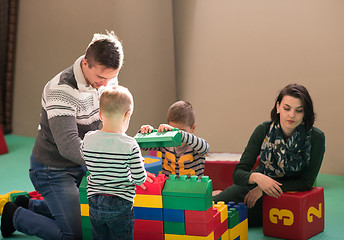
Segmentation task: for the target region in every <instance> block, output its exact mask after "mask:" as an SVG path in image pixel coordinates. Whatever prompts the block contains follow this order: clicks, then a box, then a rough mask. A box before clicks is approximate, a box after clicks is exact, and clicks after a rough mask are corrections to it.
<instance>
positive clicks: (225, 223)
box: [214, 218, 228, 239]
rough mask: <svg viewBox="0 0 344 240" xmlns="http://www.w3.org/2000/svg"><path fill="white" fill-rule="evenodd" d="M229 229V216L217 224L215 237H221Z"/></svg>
mask: <svg viewBox="0 0 344 240" xmlns="http://www.w3.org/2000/svg"><path fill="white" fill-rule="evenodd" d="M227 231H228V218H227V219H226V220H225V221H223V222H221V223H220V224H218V225H217V226H215V230H214V239H220V238H221V236H222V235H223V234H224V233H225V232H227Z"/></svg>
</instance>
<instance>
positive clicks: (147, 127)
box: [140, 125, 154, 133]
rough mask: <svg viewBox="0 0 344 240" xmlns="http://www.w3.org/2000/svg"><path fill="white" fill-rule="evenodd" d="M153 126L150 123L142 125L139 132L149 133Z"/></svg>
mask: <svg viewBox="0 0 344 240" xmlns="http://www.w3.org/2000/svg"><path fill="white" fill-rule="evenodd" d="M153 129H154V128H153V127H152V126H151V125H142V126H141V129H140V132H141V133H151V132H152V131H153Z"/></svg>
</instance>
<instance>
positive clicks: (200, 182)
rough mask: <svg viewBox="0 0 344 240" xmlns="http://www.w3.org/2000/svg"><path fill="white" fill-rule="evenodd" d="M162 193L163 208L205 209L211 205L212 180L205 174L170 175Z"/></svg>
mask: <svg viewBox="0 0 344 240" xmlns="http://www.w3.org/2000/svg"><path fill="white" fill-rule="evenodd" d="M162 195H163V204H164V207H165V208H169V209H184V210H195V211H206V210H207V209H209V208H210V207H211V206H212V181H211V180H209V177H207V176H203V177H201V179H198V177H197V176H191V177H190V178H188V177H187V176H186V175H182V176H179V178H177V176H176V175H170V176H169V178H168V179H167V180H166V183H165V187H164V189H163V191H162ZM165 204H166V205H165Z"/></svg>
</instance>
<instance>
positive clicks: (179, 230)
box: [164, 221, 186, 235]
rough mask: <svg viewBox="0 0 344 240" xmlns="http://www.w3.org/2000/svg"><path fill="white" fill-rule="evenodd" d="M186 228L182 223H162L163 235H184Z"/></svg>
mask: <svg viewBox="0 0 344 240" xmlns="http://www.w3.org/2000/svg"><path fill="white" fill-rule="evenodd" d="M185 231H186V226H185V223H184V222H168V221H164V232H165V234H177V235H185Z"/></svg>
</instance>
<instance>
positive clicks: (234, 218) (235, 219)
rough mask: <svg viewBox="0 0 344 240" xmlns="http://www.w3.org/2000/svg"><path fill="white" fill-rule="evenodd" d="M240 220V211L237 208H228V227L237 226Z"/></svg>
mask: <svg viewBox="0 0 344 240" xmlns="http://www.w3.org/2000/svg"><path fill="white" fill-rule="evenodd" d="M239 222H240V217H239V212H238V211H237V210H236V209H235V208H230V209H228V229H231V228H233V227H235V226H236V225H238V224H239Z"/></svg>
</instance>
